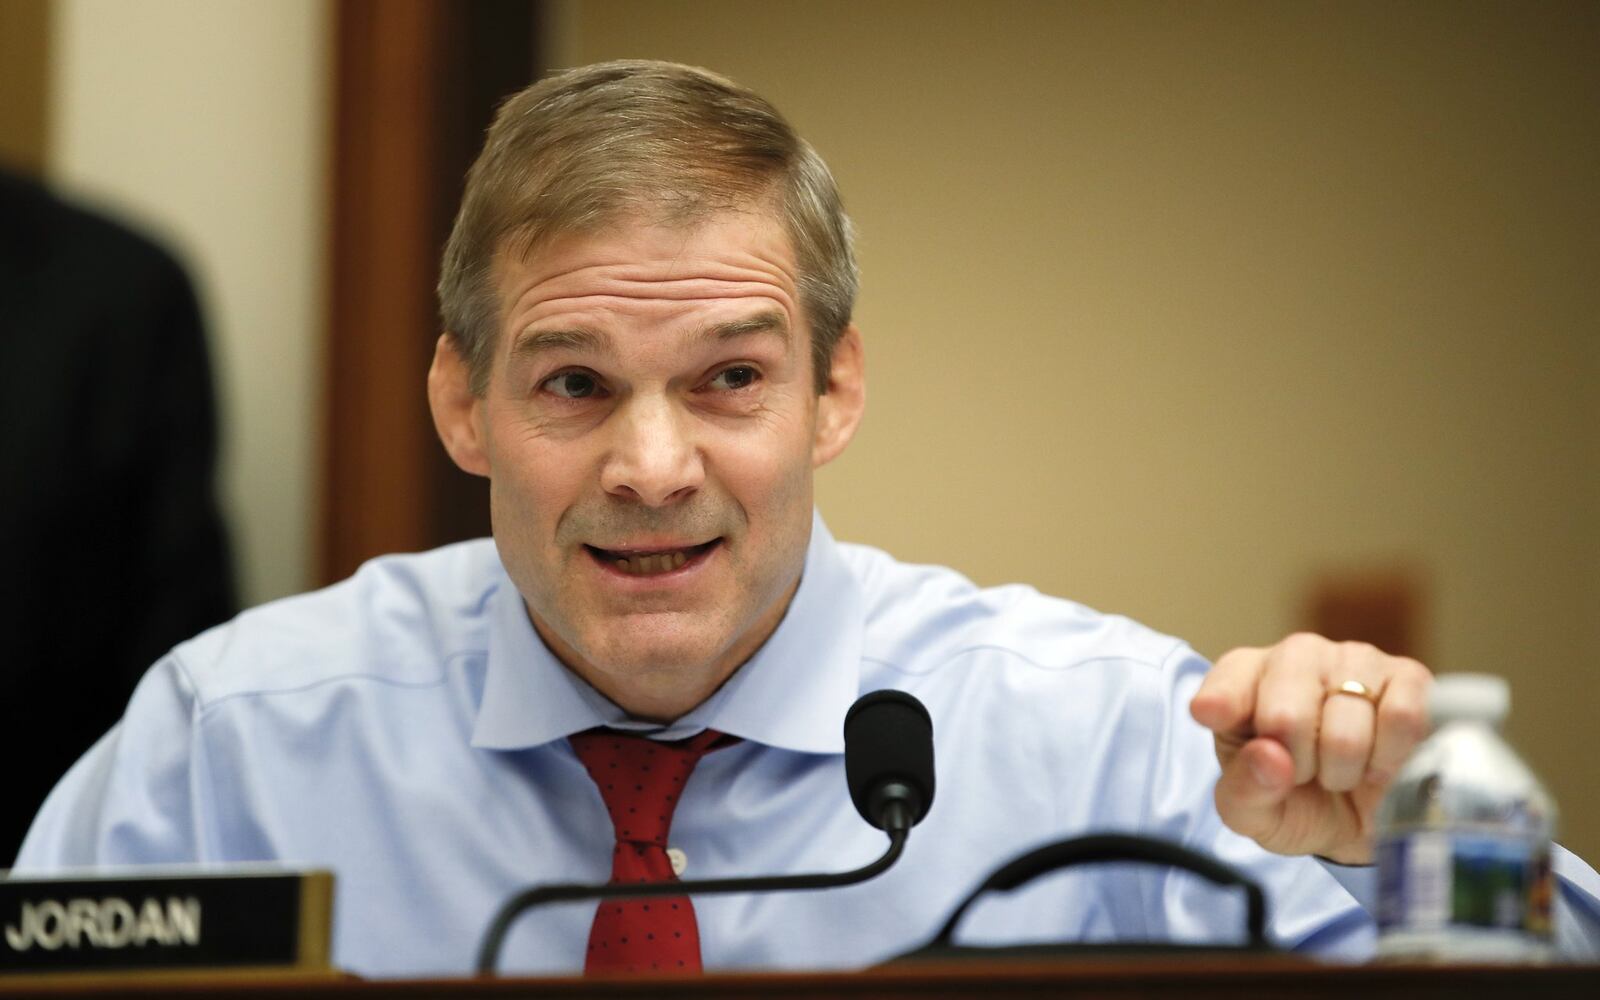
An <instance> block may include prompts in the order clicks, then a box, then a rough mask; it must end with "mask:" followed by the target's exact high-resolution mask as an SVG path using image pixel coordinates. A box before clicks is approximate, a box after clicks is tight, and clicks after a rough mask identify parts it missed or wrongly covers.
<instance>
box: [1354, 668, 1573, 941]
mask: <svg viewBox="0 0 1600 1000" xmlns="http://www.w3.org/2000/svg"><path fill="white" fill-rule="evenodd" d="M1510 706H1511V693H1510V689H1509V688H1508V687H1507V685H1506V682H1505V681H1504V680H1503V679H1502V678H1499V677H1492V676H1489V675H1486V674H1445V675H1443V676H1441V677H1439V678H1438V679H1437V681H1435V683H1434V686H1433V692H1432V695H1431V697H1430V698H1429V704H1428V709H1429V714H1430V716H1431V717H1432V721H1433V734H1432V735H1431V736H1429V737H1428V739H1427V740H1425V741H1424V742H1423V743H1422V744H1421V745H1420V746H1418V747H1417V749H1416V751H1415V752H1414V753H1413V754H1412V755H1411V758H1410V760H1408V761H1407V762H1406V764H1405V766H1404V767H1402V768H1401V769H1400V773H1399V774H1398V775H1397V776H1396V777H1395V780H1394V784H1393V785H1392V786H1391V787H1390V789H1389V793H1388V795H1387V796H1385V798H1384V800H1383V803H1382V805H1381V806H1380V807H1379V809H1378V845H1377V846H1378V850H1377V859H1378V935H1379V937H1378V954H1379V956H1380V957H1382V958H1385V959H1399V960H1409V961H1438V962H1458V961H1459V962H1539V961H1547V960H1549V959H1550V958H1552V957H1553V956H1554V954H1555V944H1554V933H1553V928H1552V926H1551V907H1552V899H1553V896H1552V894H1553V892H1554V880H1553V877H1552V875H1551V872H1550V842H1551V839H1552V838H1553V837H1554V835H1555V822H1556V808H1555V802H1554V801H1553V800H1552V799H1551V798H1550V795H1549V793H1548V792H1546V791H1545V790H1544V787H1543V786H1542V785H1540V784H1539V779H1538V778H1536V777H1534V775H1533V772H1532V771H1530V770H1528V767H1527V765H1526V764H1524V763H1523V762H1522V760H1521V759H1520V758H1518V757H1517V755H1516V753H1514V752H1513V751H1512V749H1511V748H1510V747H1509V746H1507V745H1506V743H1505V741H1504V740H1502V739H1501V738H1500V734H1499V731H1498V729H1499V725H1500V723H1501V721H1502V720H1504V719H1505V716H1506V713H1507V711H1508V710H1509V709H1510Z"/></svg>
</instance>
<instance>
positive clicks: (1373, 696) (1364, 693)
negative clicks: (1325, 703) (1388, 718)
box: [1328, 681, 1378, 708]
mask: <svg viewBox="0 0 1600 1000" xmlns="http://www.w3.org/2000/svg"><path fill="white" fill-rule="evenodd" d="M1336 694H1352V695H1355V696H1356V697H1357V698H1360V699H1361V700H1362V701H1365V702H1366V703H1367V704H1369V705H1371V706H1373V707H1374V708H1376V707H1377V705H1378V692H1376V691H1374V690H1372V689H1371V688H1369V687H1367V686H1366V685H1365V684H1363V683H1361V682H1360V681H1344V682H1342V683H1340V684H1339V685H1338V686H1337V687H1334V688H1332V689H1331V690H1329V691H1328V696H1329V697H1330V698H1331V697H1333V696H1334V695H1336Z"/></svg>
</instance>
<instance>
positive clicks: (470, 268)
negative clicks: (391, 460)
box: [439, 60, 858, 396]
mask: <svg viewBox="0 0 1600 1000" xmlns="http://www.w3.org/2000/svg"><path fill="white" fill-rule="evenodd" d="M763 202H766V203H770V204H773V205H774V207H776V208H777V209H778V210H779V211H780V212H781V214H782V217H783V221H784V224H785V227H786V229H787V232H788V235H789V240H790V243H791V244H793V248H794V252H795V257H796V265H797V267H798V269H799V276H798V282H799V292H800V304H801V307H802V308H803V309H804V311H805V313H806V315H807V317H808V318H809V320H810V326H811V351H812V366H813V370H814V373H815V381H816V389H817V392H818V393H819V394H820V393H822V392H825V391H826V390H827V380H828V369H829V365H830V363H831V361H832V357H833V348H834V345H835V344H837V343H838V341H839V337H840V336H841V335H842V334H843V332H844V329H845V327H846V326H848V325H849V323H850V315H851V310H852V309H853V308H854V306H855V297H856V287H857V283H858V277H857V270H856V261H855V250H854V245H853V244H854V239H853V232H852V227H851V224H850V220H849V218H848V217H847V216H846V215H845V214H844V206H843V204H842V203H841V202H840V199H839V191H838V188H837V186H836V185H835V184H834V181H833V175H832V174H830V173H829V172H828V167H827V165H826V164H824V163H823V162H822V158H821V157H820V156H818V155H817V153H816V151H815V150H814V149H812V148H811V146H810V144H808V143H807V142H806V141H805V140H804V139H802V138H800V136H799V135H798V134H796V133H795V131H794V129H793V128H792V127H791V126H790V125H789V123H788V122H787V121H785V120H784V118H783V116H782V115H780V114H779V113H778V111H777V109H776V108H774V107H773V106H772V105H771V104H769V103H768V102H767V101H766V100H765V99H763V98H761V97H760V96H758V95H756V94H754V93H752V92H751V91H749V90H746V89H744V88H743V87H740V86H738V85H737V84H735V83H733V82H732V81H730V80H727V79H724V78H723V77H720V76H718V75H716V74H714V73H711V72H708V71H706V70H703V69H698V68H696V67H692V66H681V65H678V64H675V63H665V62H650V61H643V60H623V61H618V62H608V63H598V64H596V65H593V66H585V67H581V68H579V69H572V70H566V71H563V72H559V73H556V74H554V75H552V76H549V77H547V78H545V79H544V80H541V81H540V82H538V83H536V84H534V85H533V86H531V87H528V88H527V89H525V90H523V91H521V92H519V93H517V94H515V95H513V96H512V97H510V98H508V99H507V100H506V102H505V103H504V104H502V105H501V106H500V109H499V111H498V112H497V113H496V114H495V118H494V123H493V124H492V125H491V126H490V127H489V134H488V138H487V140H486V141H485V143H484V147H483V152H482V153H480V154H479V155H478V159H477V161H476V162H475V163H473V165H472V169H471V170H470V171H469V172H468V174H467V185H466V192H465V193H464V194H463V196H462V199H461V210H460V211H459V212H458V213H457V214H456V220H455V226H454V227H453V228H452V230H451V232H450V240H449V242H448V243H446V244H445V249H444V259H443V261H442V263H441V265H440V274H439V304H440V312H441V316H442V318H443V321H444V328H445V330H446V331H448V332H449V333H450V335H452V336H453V337H455V338H456V342H457V345H458V346H459V347H460V348H461V350H462V353H463V354H464V355H465V357H466V358H467V361H468V365H469V369H470V371H471V373H472V390H473V392H475V393H477V394H478V395H480V396H481V395H483V394H484V392H485V391H486V390H487V387H488V382H489V372H490V370H491V369H492V368H493V360H494V350H495V339H496V330H497V328H498V326H499V323H500V316H499V309H498V306H497V303H496V287H495V273H494V261H495V259H496V255H497V254H499V253H501V252H502V251H507V252H510V253H514V254H519V255H524V256H525V255H528V254H531V253H533V252H534V251H535V250H537V249H538V248H539V247H541V246H543V245H545V244H546V243H548V242H549V241H550V240H551V239H552V238H554V237H556V236H559V235H562V234H565V233H571V232H598V231H600V230H602V229H604V228H605V227H606V226H607V225H611V224H614V223H616V222H617V221H618V220H619V219H620V218H621V217H622V216H624V215H627V214H630V213H639V212H647V213H651V218H652V220H653V221H660V222H663V223H667V224H674V225H685V226H687V225H690V224H692V223H694V222H696V221H698V220H701V219H704V218H706V217H707V216H709V215H711V214H713V213H716V212H720V211H725V210H730V209H738V208H744V207H748V206H750V205H753V204H761V203H763Z"/></svg>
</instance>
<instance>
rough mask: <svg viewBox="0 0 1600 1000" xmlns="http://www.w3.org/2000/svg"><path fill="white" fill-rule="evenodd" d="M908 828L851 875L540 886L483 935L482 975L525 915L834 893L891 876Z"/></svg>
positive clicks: (514, 900) (509, 905) (512, 903)
mask: <svg viewBox="0 0 1600 1000" xmlns="http://www.w3.org/2000/svg"><path fill="white" fill-rule="evenodd" d="M909 834H910V830H909V829H902V830H891V831H890V832H889V849H888V850H887V851H885V852H884V854H883V857H881V858H879V859H878V860H876V861H874V862H872V863H871V864H869V865H865V866H863V867H861V868H857V869H855V870H853V871H848V872H830V873H817V874H814V875H777V876H773V877H771V878H707V879H698V880H693V879H692V880H689V881H685V882H638V883H633V884H631V885H582V884H579V883H572V884H567V885H539V886H534V887H533V888H532V889H526V890H524V891H522V892H519V893H517V894H516V895H515V896H512V897H511V899H510V900H508V901H507V902H506V903H505V905H504V906H502V907H500V912H498V913H496V914H495V916H494V921H493V922H492V923H491V924H490V925H489V929H488V931H486V932H485V933H484V936H483V944H482V945H481V946H480V947H479V948H478V974H479V975H481V976H490V975H494V972H495V967H496V966H497V965H499V964H500V948H501V946H502V945H503V944H504V943H505V938H506V933H507V932H508V931H510V930H511V925H512V923H514V922H515V921H516V919H517V918H518V917H520V916H521V915H522V914H523V913H525V912H527V911H528V910H530V909H532V908H533V907H535V906H544V905H545V904H547V903H571V902H575V901H578V900H584V899H650V898H654V897H656V896H688V895H700V896H709V895H714V894H717V893H730V892H778V891H785V890H790V889H831V888H834V887H836V886H843V885H855V884H856V883H857V882H865V881H866V880H867V879H869V878H872V877H874V876H876V875H880V874H882V873H883V872H885V871H887V870H888V868H889V866H890V865H892V864H894V863H895V862H896V861H898V860H900V854H901V852H902V851H904V850H905V847H906V837H907V836H908V835H909Z"/></svg>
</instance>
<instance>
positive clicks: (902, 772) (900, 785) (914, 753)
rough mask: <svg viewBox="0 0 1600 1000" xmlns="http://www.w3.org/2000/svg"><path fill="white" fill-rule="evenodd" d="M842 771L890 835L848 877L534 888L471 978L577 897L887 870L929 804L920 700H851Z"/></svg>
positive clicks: (726, 889)
mask: <svg viewBox="0 0 1600 1000" xmlns="http://www.w3.org/2000/svg"><path fill="white" fill-rule="evenodd" d="M844 769H845V780H846V782H847V783H848V784H849V786H850V800H851V801H852V802H853V803H855V807H856V811H857V812H859V813H860V814H861V818H862V819H864V820H866V821H867V822H868V823H871V824H872V825H873V826H875V827H877V828H878V829H880V830H882V831H884V832H885V833H887V834H888V835H889V849H888V850H887V851H885V852H884V854H883V857H881V858H879V859H878V860H876V861H874V862H872V863H871V864H869V865H866V866H864V867H861V868H857V869H855V870H854V871H848V872H833V873H826V874H815V875H772V876H767V877H758V878H708V879H700V880H698V881H688V882H677V881H672V882H636V883H632V884H608V885H580V884H571V883H569V884H562V885H540V886H534V887H533V888H531V889H525V890H523V891H522V892H519V893H517V894H516V895H515V896H512V897H511V898H510V899H509V900H507V901H506V903H505V905H503V906H501V907H500V910H499V912H498V913H496V914H495V916H494V920H493V921H492V922H491V923H490V924H489V929H488V930H487V931H485V932H484V935H483V943H482V945H480V946H479V948H478V974H479V975H485V976H487V975H493V974H494V971H495V966H497V965H498V964H499V962H500V948H501V946H502V945H503V944H504V943H505V939H506V933H507V932H508V931H510V929H511V924H512V922H513V921H515V920H516V919H517V918H518V917H519V916H521V915H522V914H523V913H525V912H527V911H528V910H529V909H531V908H533V907H535V906H543V905H544V904H546V903H570V902H575V901H577V900H582V899H623V898H628V899H640V898H644V899H649V898H652V897H656V896H688V895H712V894H716V893H730V892H778V891H785V890H790V889H831V888H835V887H837V886H845V885H855V884H856V883H857V882H865V881H866V880H867V879H869V878H872V877H873V876H875V875H880V874H882V873H883V872H885V871H887V870H888V868H889V866H890V865H892V864H894V863H895V862H896V861H898V860H899V859H900V854H901V852H903V851H904V850H905V847H906V838H907V837H908V836H910V834H911V828H912V827H913V826H916V825H917V823H919V822H921V820H922V817H923V816H926V815H927V813H928V808H929V807H930V806H932V805H933V789H934V776H933V720H932V718H931V717H930V716H929V715H928V710H927V709H926V708H925V707H923V704H922V702H920V701H918V700H917V699H916V698H913V697H912V696H911V695H909V694H906V693H905V692H904V691H894V690H883V691H873V692H872V693H870V694H866V695H863V696H861V697H860V698H858V699H856V703H855V704H854V705H851V706H850V711H849V712H847V713H846V714H845V717H844Z"/></svg>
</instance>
